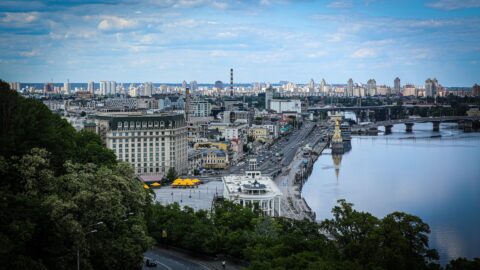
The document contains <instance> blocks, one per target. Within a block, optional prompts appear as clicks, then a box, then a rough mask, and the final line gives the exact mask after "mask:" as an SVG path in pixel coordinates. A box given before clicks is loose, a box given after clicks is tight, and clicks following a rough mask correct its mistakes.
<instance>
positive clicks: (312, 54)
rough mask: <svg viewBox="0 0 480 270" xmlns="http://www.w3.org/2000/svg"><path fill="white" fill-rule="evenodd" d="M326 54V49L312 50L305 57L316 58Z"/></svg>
mask: <svg viewBox="0 0 480 270" xmlns="http://www.w3.org/2000/svg"><path fill="white" fill-rule="evenodd" d="M326 55H327V52H326V51H318V52H313V53H309V54H307V57H308V58H312V59H316V58H321V57H323V56H326Z"/></svg>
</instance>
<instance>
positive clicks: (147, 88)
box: [143, 82, 153, 97]
mask: <svg viewBox="0 0 480 270" xmlns="http://www.w3.org/2000/svg"><path fill="white" fill-rule="evenodd" d="M143 88H144V95H145V96H147V97H151V96H152V93H153V84H152V82H146V83H144V84H143Z"/></svg>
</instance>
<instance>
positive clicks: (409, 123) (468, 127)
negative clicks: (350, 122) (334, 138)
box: [352, 116, 480, 133]
mask: <svg viewBox="0 0 480 270" xmlns="http://www.w3.org/2000/svg"><path fill="white" fill-rule="evenodd" d="M475 121H480V116H441V117H418V118H408V119H399V120H388V121H379V122H375V123H368V124H366V125H357V126H354V127H353V129H352V131H354V132H358V133H362V131H365V132H367V133H368V131H370V133H372V130H373V131H374V130H377V128H378V127H380V126H383V127H385V133H391V132H392V127H393V125H397V124H404V125H405V131H406V132H412V131H413V125H414V124H415V123H427V122H431V123H432V125H433V131H440V123H441V122H458V123H459V127H460V128H463V129H464V130H465V131H472V128H473V122H475Z"/></svg>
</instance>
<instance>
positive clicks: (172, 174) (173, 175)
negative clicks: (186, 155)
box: [167, 167, 178, 183]
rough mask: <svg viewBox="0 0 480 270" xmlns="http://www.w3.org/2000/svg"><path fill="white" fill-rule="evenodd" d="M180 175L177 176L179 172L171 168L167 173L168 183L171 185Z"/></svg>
mask: <svg viewBox="0 0 480 270" xmlns="http://www.w3.org/2000/svg"><path fill="white" fill-rule="evenodd" d="M177 177H178V175H177V171H176V170H175V168H173V167H170V169H168V172H167V181H168V182H169V183H171V182H173V180H175V179H177Z"/></svg>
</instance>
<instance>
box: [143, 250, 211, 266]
mask: <svg viewBox="0 0 480 270" xmlns="http://www.w3.org/2000/svg"><path fill="white" fill-rule="evenodd" d="M143 255H144V258H145V259H147V258H148V259H149V260H150V261H154V262H156V263H157V267H147V266H146V265H145V264H144V265H143V267H142V269H144V270H146V269H165V270H174V269H178V270H183V269H190V270H206V269H210V268H208V267H206V266H204V265H201V264H199V263H197V262H194V261H192V260H189V259H187V258H182V257H180V256H178V255H174V254H172V253H167V252H164V251H162V250H160V249H155V250H153V249H152V250H149V251H147V252H145V253H144V254H143Z"/></svg>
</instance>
